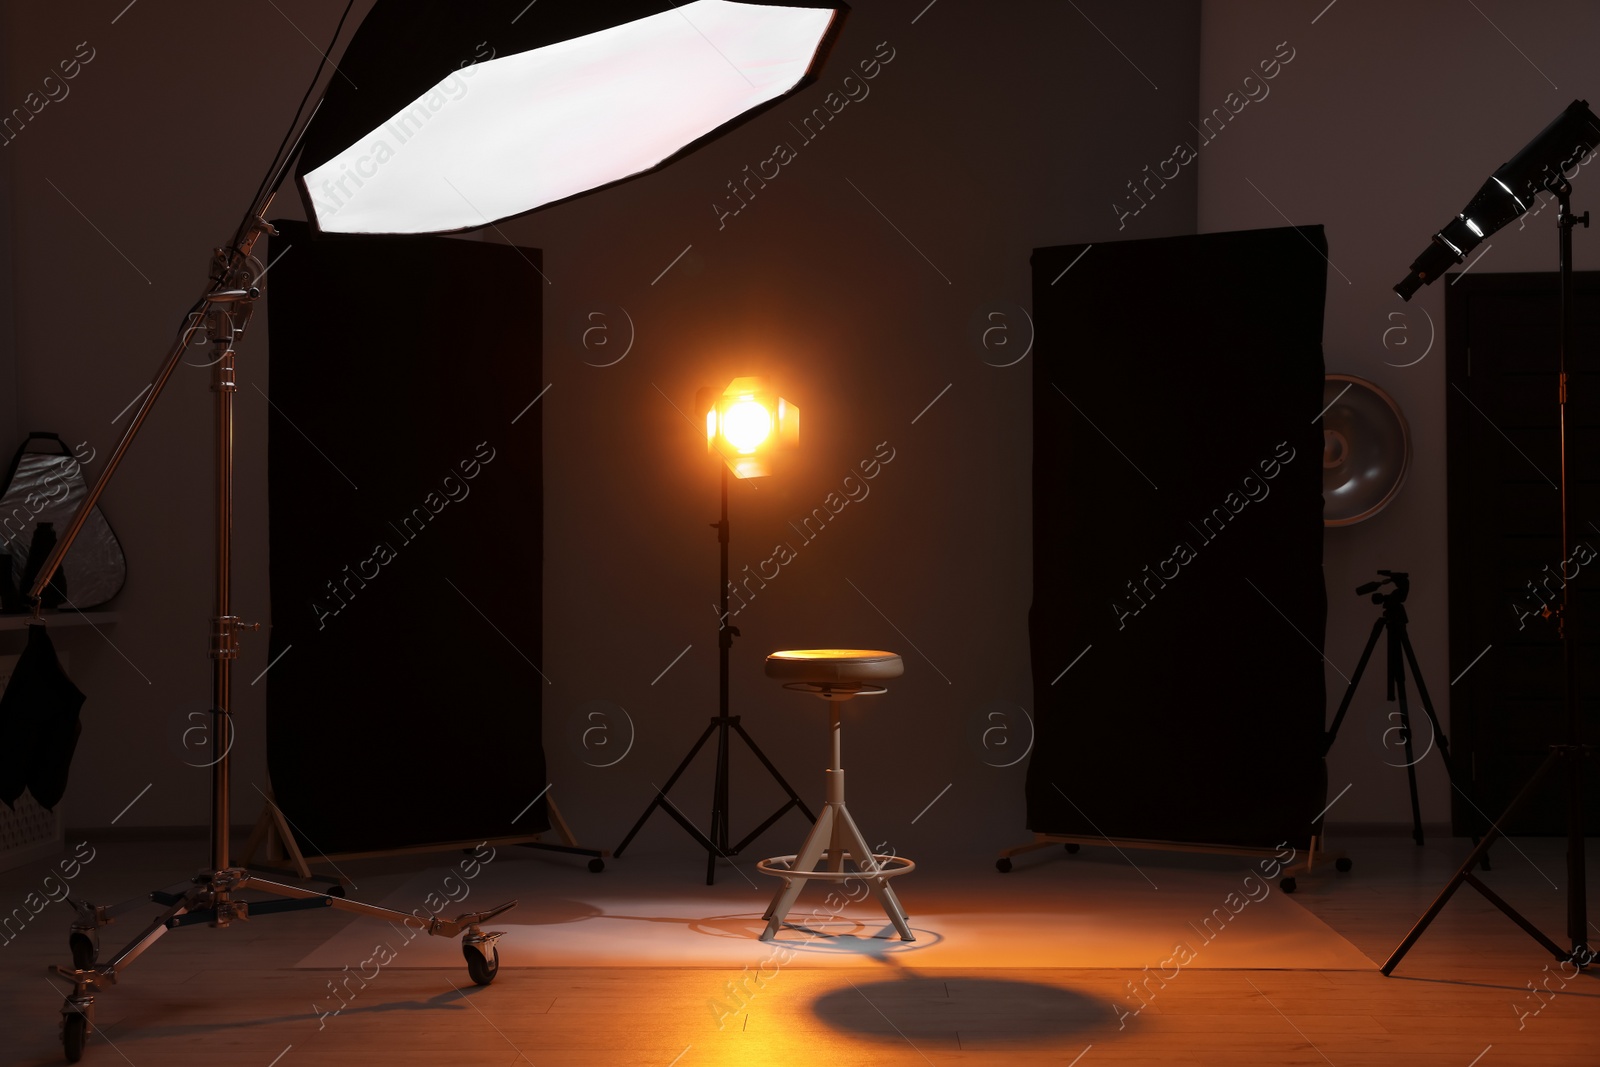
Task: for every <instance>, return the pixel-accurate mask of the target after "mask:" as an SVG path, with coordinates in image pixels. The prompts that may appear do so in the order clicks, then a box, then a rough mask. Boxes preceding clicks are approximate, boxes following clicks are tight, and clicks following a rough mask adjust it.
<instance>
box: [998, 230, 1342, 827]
mask: <svg viewBox="0 0 1600 1067" xmlns="http://www.w3.org/2000/svg"><path fill="white" fill-rule="evenodd" d="M1326 248H1327V245H1326V242H1325V240H1324V237H1323V234H1322V229H1321V227H1300V228H1284V229H1272V230H1255V231H1245V232H1239V233H1220V234H1207V235H1202V236H1189V237H1175V238H1167V239H1162V240H1151V241H1128V242H1124V243H1118V244H1100V243H1097V244H1095V245H1093V246H1092V248H1088V249H1086V248H1085V247H1084V246H1081V245H1078V246H1068V247H1059V248H1041V249H1037V250H1035V252H1034V255H1033V278H1034V283H1033V292H1034V309H1035V315H1036V318H1037V326H1038V334H1037V344H1036V347H1035V353H1036V355H1035V362H1034V388H1033V398H1034V399H1033V403H1034V420H1033V425H1034V455H1033V514H1034V520H1033V521H1034V540H1033V544H1034V598H1033V607H1032V610H1031V612H1030V619H1029V625H1030V635H1031V641H1032V658H1033V678H1034V700H1035V708H1036V718H1037V742H1036V744H1035V747H1034V750H1033V754H1032V757H1031V762H1030V763H1029V765H1028V784H1027V791H1028V826H1029V828H1030V829H1032V830H1033V831H1035V832H1037V833H1045V834H1060V835H1085V836H1094V837H1099V836H1100V835H1102V834H1104V835H1105V836H1108V837H1112V838H1118V839H1122V838H1126V839H1138V840H1157V841H1179V842H1205V843H1213V844H1227V845H1242V846H1250V847H1272V846H1276V845H1277V844H1278V843H1279V842H1282V841H1288V842H1291V843H1296V844H1297V846H1303V845H1304V844H1305V843H1306V842H1307V841H1308V840H1309V836H1310V831H1311V820H1312V819H1313V818H1314V817H1315V816H1316V815H1317V813H1318V812H1319V810H1320V809H1321V807H1322V806H1323V804H1324V803H1325V801H1324V800H1323V795H1324V793H1325V792H1326V786H1325V781H1324V777H1325V776H1324V771H1323V766H1322V760H1321V755H1320V742H1321V739H1322V736H1323V730H1324V712H1325V695H1324V684H1323V661H1322V657H1321V649H1322V642H1323V630H1324V624H1325V615H1326V607H1327V601H1326V597H1325V594H1324V590H1323V580H1322V531H1323V527H1322V464H1321V456H1322V435H1321V430H1320V428H1319V426H1318V414H1319V412H1320V410H1321V407H1322V389H1323V365H1322V308H1323V296H1324V288H1325V278H1326V269H1327V260H1326V258H1325V255H1326ZM1080 255H1082V257H1083V258H1082V261H1081V262H1079V261H1078V257H1079V256H1080ZM1074 264H1075V265H1074ZM1069 266H1071V267H1072V269H1071V271H1070V272H1066V271H1067V268H1068V267H1069ZM1064 272H1066V273H1064Z"/></svg>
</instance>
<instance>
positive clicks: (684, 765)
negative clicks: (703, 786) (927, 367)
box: [612, 378, 817, 885]
mask: <svg viewBox="0 0 1600 1067" xmlns="http://www.w3.org/2000/svg"><path fill="white" fill-rule="evenodd" d="M758 388H759V383H758V380H757V379H752V378H740V379H737V380H736V381H735V382H734V383H733V384H732V385H730V386H729V387H728V389H727V390H726V391H725V392H724V394H723V397H724V400H725V401H726V400H727V399H728V398H731V400H732V403H731V404H730V403H726V402H724V403H722V404H719V405H718V406H717V407H714V408H708V409H707V414H708V421H707V444H708V445H710V446H712V447H717V448H719V449H721V450H723V451H724V452H725V454H727V462H726V463H725V464H723V466H722V517H721V518H720V519H719V520H718V521H716V522H714V523H712V524H711V527H712V528H713V529H714V530H716V531H717V546H718V550H719V555H720V558H721V578H722V580H721V584H720V585H719V586H718V596H719V600H720V605H721V610H720V614H719V615H718V620H719V621H718V626H717V714H715V715H713V716H712V717H711V721H710V722H709V723H708V724H707V725H706V728H705V730H704V731H703V732H702V733H701V734H700V738H699V740H697V741H695V743H694V745H693V746H692V747H691V748H690V749H689V752H688V754H687V755H686V756H684V757H683V760H682V761H681V762H679V764H678V767H677V770H675V771H673V772H672V776H671V777H670V778H668V779H667V784H666V785H664V786H661V787H660V788H658V789H657V790H656V795H655V797H654V798H653V799H652V800H651V801H650V803H649V805H648V806H646V808H645V809H644V813H643V814H642V815H640V816H639V819H638V821H637V822H635V823H634V824H633V829H631V830H629V831H628V836H627V837H624V838H623V839H622V844H620V845H618V846H617V847H616V849H615V850H613V852H612V855H614V856H617V857H619V858H620V857H621V856H622V852H623V850H624V849H625V848H627V847H628V844H629V843H630V842H631V841H632V840H633V839H634V836H635V835H637V834H638V833H639V831H640V830H641V829H643V828H644V824H645V823H646V822H647V821H648V820H649V818H650V816H651V815H652V814H654V812H655V811H656V809H657V808H660V809H661V810H663V811H665V812H666V813H667V814H668V815H670V816H672V818H673V820H674V821H675V822H677V824H678V825H679V826H681V827H683V829H684V832H685V833H687V834H688V835H689V836H690V837H692V838H694V840H695V841H696V842H698V843H699V845H700V847H701V848H703V849H705V850H706V885H714V884H715V883H716V876H717V857H719V856H723V857H731V856H737V855H738V854H739V853H740V852H741V851H743V849H744V847H745V846H746V845H748V844H749V843H750V842H752V841H754V840H755V839H756V838H757V837H759V836H761V834H762V833H763V832H765V831H766V829H767V828H768V827H770V826H771V825H772V824H773V823H775V822H777V821H778V820H779V819H781V818H782V817H783V816H784V814H785V813H786V812H788V810H789V809H790V808H799V809H800V811H801V813H802V814H804V815H805V817H806V818H807V819H809V820H810V821H811V822H813V823H815V822H816V821H817V817H816V816H815V815H813V814H812V813H811V809H810V808H808V807H806V802H805V801H803V800H801V799H800V794H799V793H796V792H795V791H794V787H793V786H791V785H790V784H789V783H788V781H787V780H785V779H784V777H783V775H782V774H781V773H780V772H779V771H778V768H777V767H775V766H773V764H772V761H771V760H769V759H768V758H767V756H766V753H764V752H762V751H761V746H760V745H757V744H756V743H755V740H754V739H753V738H752V737H751V736H750V734H749V732H747V731H746V730H745V728H744V726H743V724H741V723H740V721H739V716H737V715H730V714H728V708H729V702H728V661H729V654H730V653H731V652H732V650H733V639H734V638H735V637H738V636H739V628H738V627H737V626H732V625H730V624H729V623H728V614H729V610H728V590H729V589H730V588H731V586H732V583H731V582H729V580H728V472H729V470H735V471H737V472H740V473H739V477H741V478H743V477H759V476H760V475H762V474H765V473H767V467H766V465H765V464H764V463H763V462H762V461H761V460H760V459H759V458H757V457H756V456H755V452H756V448H757V445H752V446H750V447H749V448H748V449H740V448H737V447H734V448H727V447H725V441H719V437H721V436H722V435H721V432H720V423H719V422H718V421H717V416H718V414H719V409H720V410H722V411H723V412H724V413H725V409H726V408H728V407H731V406H734V405H737V404H739V403H740V402H741V401H743V402H746V403H748V402H749V401H750V400H751V398H752V397H754V396H755V395H756V393H755V390H756V389H758ZM700 406H704V405H703V404H702V405H700ZM776 406H777V408H778V410H779V412H780V416H779V419H778V420H774V421H778V422H779V423H780V426H779V427H775V428H773V429H775V430H776V431H777V432H779V433H780V434H782V433H788V434H789V435H790V436H789V439H788V441H787V443H788V444H791V445H792V444H793V443H794V433H795V432H796V431H795V430H793V429H790V428H789V427H785V426H782V422H783V421H784V420H785V419H786V418H792V419H798V417H799V413H798V412H797V411H795V409H794V407H793V405H787V404H786V402H785V401H781V400H780V401H778V402H777V405H776ZM791 425H793V424H791ZM765 437H766V434H765V433H763V435H762V441H761V442H758V444H759V443H764V442H765ZM780 443H782V442H780ZM729 730H732V731H734V732H735V733H737V734H738V735H739V737H740V739H741V740H743V741H744V743H745V746H746V747H747V748H749V749H750V751H751V752H752V753H754V754H755V757H756V759H758V760H760V761H761V765H762V766H763V767H765V768H766V769H767V773H768V774H770V775H771V776H772V778H773V780H774V781H775V782H777V783H778V785H779V786H781V787H782V788H783V791H784V792H785V793H787V794H788V795H789V799H788V801H787V802H785V803H784V804H783V806H782V807H780V808H778V810H777V811H775V812H773V813H772V814H771V815H769V816H767V818H766V820H765V821H763V822H762V823H761V824H760V825H759V826H757V827H756V828H755V829H754V830H751V831H750V832H749V833H748V834H746V835H745V836H744V837H742V838H741V839H740V840H739V841H738V842H737V843H734V844H732V845H730V844H729V843H728V824H729V819H728V808H729V800H728V731H729ZM713 733H714V734H716V735H717V766H716V780H715V784H714V785H713V786H712V789H711V832H710V834H704V833H701V831H700V829H699V827H697V826H695V825H694V823H692V822H690V821H689V819H688V818H687V817H685V816H684V814H683V812H681V811H679V810H678V806H677V805H676V804H674V803H672V801H671V799H670V798H669V797H668V796H667V794H668V793H670V792H672V787H673V786H674V785H675V784H677V781H678V779H679V778H681V777H682V776H683V772H684V771H686V770H688V768H689V765H690V764H691V763H693V762H694V758H695V757H696V756H698V755H699V754H700V750H701V749H702V748H704V747H705V744H706V742H707V741H709V740H710V739H711V735H712V734H713Z"/></svg>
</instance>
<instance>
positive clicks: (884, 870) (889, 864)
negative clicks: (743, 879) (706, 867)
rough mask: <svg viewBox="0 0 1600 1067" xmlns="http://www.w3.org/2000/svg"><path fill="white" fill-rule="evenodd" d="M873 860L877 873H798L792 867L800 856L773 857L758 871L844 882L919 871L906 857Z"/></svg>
mask: <svg viewBox="0 0 1600 1067" xmlns="http://www.w3.org/2000/svg"><path fill="white" fill-rule="evenodd" d="M844 855H845V856H846V857H849V856H850V853H849V852H846V853H845V854H844ZM872 858H873V859H874V860H876V861H877V862H878V864H879V869H878V870H876V871H797V870H795V869H794V868H793V866H790V865H792V864H793V863H794V862H795V860H797V859H799V857H798V856H772V857H770V858H768V859H764V860H762V861H760V862H759V863H757V864H756V870H758V871H760V872H761V873H762V874H770V875H774V876H775V877H778V878H830V879H832V880H834V881H836V882H842V881H845V880H847V879H850V878H893V877H894V876H895V875H897V874H907V873H909V872H911V871H914V870H916V869H917V865H916V864H915V863H913V862H912V861H911V860H909V859H907V858H906V857H905V856H895V855H889V854H885V855H874V856H873V857H872ZM852 862H854V860H853V859H852ZM780 864H783V865H784V866H780Z"/></svg>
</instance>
